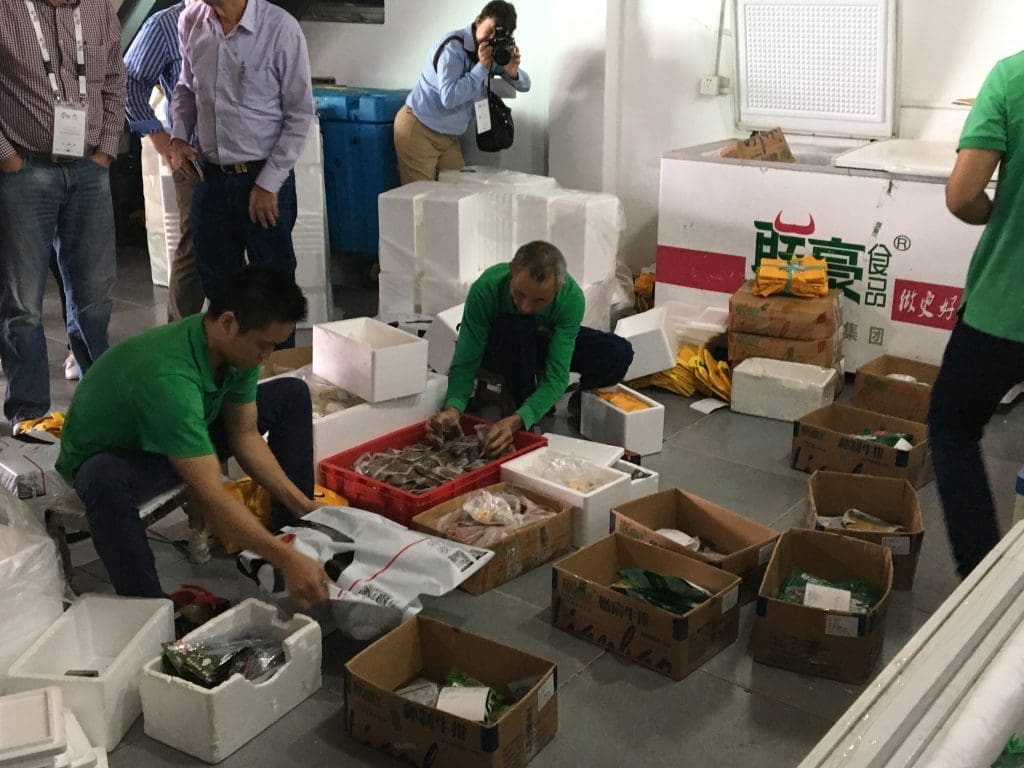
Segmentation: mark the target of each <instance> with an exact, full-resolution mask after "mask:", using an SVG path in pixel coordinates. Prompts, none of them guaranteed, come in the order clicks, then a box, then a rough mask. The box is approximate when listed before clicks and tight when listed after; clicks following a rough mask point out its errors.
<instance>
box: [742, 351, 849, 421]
mask: <svg viewBox="0 0 1024 768" xmlns="http://www.w3.org/2000/svg"><path fill="white" fill-rule="evenodd" d="M838 380H839V372H838V371H837V370H836V369H835V368H821V367H820V366H817V365H805V364H804V363H789V362H786V361H785V360H768V359H766V358H763V357H748V358H747V359H746V360H744V361H743V362H742V363H740V364H739V365H737V366H736V367H735V368H734V369H733V372H732V393H731V394H732V397H731V398H730V402H729V408H730V409H732V410H733V411H735V412H736V413H747V414H750V415H751V416H764V417H766V418H769V419H780V420H782V421H796V420H797V419H799V418H800V417H801V416H803V415H804V414H805V413H809V412H810V411H813V410H815V409H816V408H821V407H822V406H825V405H828V404H829V403H831V402H832V401H833V400H835V397H836V389H837V387H838Z"/></svg>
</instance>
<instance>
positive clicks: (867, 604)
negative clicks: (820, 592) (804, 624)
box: [777, 570, 882, 613]
mask: <svg viewBox="0 0 1024 768" xmlns="http://www.w3.org/2000/svg"><path fill="white" fill-rule="evenodd" d="M808 584H816V585H818V586H820V587H832V588H833V589H845V590H846V591H848V592H849V593H850V613H867V612H868V611H870V610H871V608H872V607H874V605H875V604H876V603H877V602H878V601H879V600H881V599H882V595H881V593H880V592H879V591H878V590H876V589H873V588H872V587H870V586H868V584H867V583H866V582H864V581H862V580H860V579H855V580H853V581H829V580H828V579H823V578H821V577H820V576H815V575H814V574H811V573H807V572H806V571H799V570H794V571H791V572H790V574H789V576H787V577H786V580H785V581H783V582H782V585H781V586H780V587H779V591H778V594H777V597H778V598H779V600H785V601H786V602H787V603H796V604H797V605H803V604H804V593H805V592H806V590H807V585H808Z"/></svg>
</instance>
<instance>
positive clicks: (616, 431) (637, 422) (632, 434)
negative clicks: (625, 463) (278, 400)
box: [580, 384, 665, 456]
mask: <svg viewBox="0 0 1024 768" xmlns="http://www.w3.org/2000/svg"><path fill="white" fill-rule="evenodd" d="M612 389H617V390H619V391H620V392H625V393H626V394H627V395H630V396H632V397H635V398H636V399H637V400H641V401H642V402H644V403H647V405H648V406H649V407H648V408H644V409H643V410H640V411H633V412H631V413H627V412H626V411H623V410H622V409H621V408H617V407H616V406H614V405H612V404H611V403H610V402H608V401H607V400H602V399H601V398H600V397H598V396H597V395H595V394H594V393H593V392H584V393H583V402H582V414H581V418H580V432H581V433H583V436H584V437H587V438H590V439H591V440H598V441H600V442H602V443H611V444H612V445H621V446H622V447H623V448H625V449H626V450H627V451H630V452H631V453H638V454H640V455H641V456H648V455H650V454H652V453H658V452H659V451H661V446H662V437H663V435H664V432H665V406H664V405H662V404H661V403H659V402H658V401H657V400H652V399H651V398H649V397H647V396H646V395H642V394H640V393H639V392H637V391H636V390H635V389H630V388H629V387H627V386H626V385H625V384H616V385H615V386H613V387H607V388H605V390H602V391H607V390H612Z"/></svg>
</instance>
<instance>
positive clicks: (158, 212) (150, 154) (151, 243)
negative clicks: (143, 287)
mask: <svg viewBox="0 0 1024 768" xmlns="http://www.w3.org/2000/svg"><path fill="white" fill-rule="evenodd" d="M142 195H143V202H144V204H145V210H146V244H147V246H148V248H149V267H150V272H151V274H152V280H153V284H154V285H163V286H166V285H167V282H168V278H169V277H170V264H171V258H172V257H173V256H174V251H175V249H177V247H178V241H179V240H180V239H181V220H180V217H179V215H178V198H177V196H176V195H175V192H174V176H173V175H172V172H171V169H170V168H168V167H167V165H166V164H165V163H164V162H163V160H161V158H160V154H159V153H158V152H157V151H156V149H155V148H154V147H153V142H151V141H149V140H146V141H143V142H142Z"/></svg>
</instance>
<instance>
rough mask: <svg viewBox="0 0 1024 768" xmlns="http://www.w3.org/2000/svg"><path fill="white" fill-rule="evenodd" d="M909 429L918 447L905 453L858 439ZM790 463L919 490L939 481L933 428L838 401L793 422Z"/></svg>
mask: <svg viewBox="0 0 1024 768" xmlns="http://www.w3.org/2000/svg"><path fill="white" fill-rule="evenodd" d="M864 429H870V430H873V431H874V430H883V431H887V432H903V433H907V434H910V435H912V436H913V438H914V440H913V443H914V447H913V448H911V449H910V450H909V451H899V450H896V449H895V448H890V447H889V446H887V445H882V444H881V443H878V442H876V441H873V440H862V439H860V438H857V437H854V435H855V434H856V433H858V432H860V431H861V430H864ZM790 466H792V467H793V469H799V470H802V471H804V472H816V471H818V470H819V469H830V470H832V471H834V472H851V473H853V474H856V475H877V476H879V477H897V478H902V479H904V480H909V481H910V483H911V484H912V485H913V486H914V487H915V488H920V487H921V486H923V485H927V484H928V483H929V482H931V481H932V480H934V479H935V473H934V472H933V470H932V457H931V450H930V448H929V447H928V427H926V426H925V425H924V424H919V423H918V422H916V421H907V420H906V419H900V418H897V417H896V416H887V415H885V414H881V413H875V412H874V411H865V410H863V409H861V408H853V407H851V406H849V405H839V404H838V403H832V404H831V405H826V406H824V407H823V408H819V409H817V410H815V411H811V412H810V413H808V414H806V415H804V416H801V417H800V418H799V419H798V420H797V421H795V422H793V449H792V452H791V453H790Z"/></svg>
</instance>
